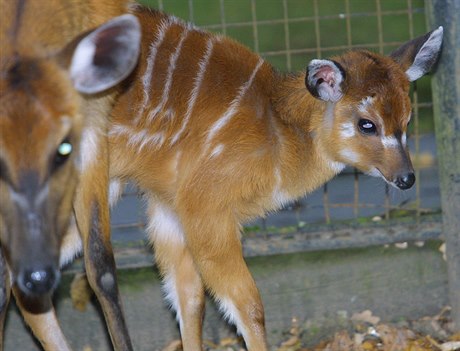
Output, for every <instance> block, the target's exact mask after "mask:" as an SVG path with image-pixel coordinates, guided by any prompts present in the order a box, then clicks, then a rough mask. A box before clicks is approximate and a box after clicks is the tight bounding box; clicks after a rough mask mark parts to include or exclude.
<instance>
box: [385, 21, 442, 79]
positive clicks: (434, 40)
mask: <svg viewBox="0 0 460 351" xmlns="http://www.w3.org/2000/svg"><path fill="white" fill-rule="evenodd" d="M442 37H443V28H442V27H439V28H438V29H435V30H433V31H431V32H429V33H427V34H425V35H422V36H421V37H418V38H415V39H413V40H411V41H409V42H407V43H406V44H404V45H403V46H401V47H400V48H398V49H396V50H395V51H393V52H392V53H391V54H390V57H391V58H393V60H395V61H396V62H398V63H399V64H400V65H401V66H402V68H403V69H404V70H405V71H406V75H407V78H408V79H409V81H411V82H413V81H414V80H417V79H419V78H420V77H422V76H423V75H425V74H426V73H428V72H429V71H430V70H431V69H432V68H433V66H434V64H435V63H436V61H437V59H438V57H439V53H440V51H441V44H442Z"/></svg>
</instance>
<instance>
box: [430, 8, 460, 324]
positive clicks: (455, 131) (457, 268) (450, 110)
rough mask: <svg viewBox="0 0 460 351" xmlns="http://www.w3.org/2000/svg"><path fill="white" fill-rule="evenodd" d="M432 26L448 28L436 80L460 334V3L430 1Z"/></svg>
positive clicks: (455, 315)
mask: <svg viewBox="0 0 460 351" xmlns="http://www.w3.org/2000/svg"><path fill="white" fill-rule="evenodd" d="M426 9H427V15H428V19H429V23H430V26H431V27H432V28H436V27H437V26H439V25H442V26H443V27H444V42H443V51H442V55H441V58H440V62H439V65H438V68H437V72H436V74H435V75H434V77H433V83H432V84H433V106H434V120H435V129H436V141H437V148H438V160H439V173H440V180H441V199H442V211H443V233H444V237H445V240H446V254H447V269H448V278H449V299H450V304H451V306H452V317H453V320H454V323H455V329H456V330H460V1H458V0H426Z"/></svg>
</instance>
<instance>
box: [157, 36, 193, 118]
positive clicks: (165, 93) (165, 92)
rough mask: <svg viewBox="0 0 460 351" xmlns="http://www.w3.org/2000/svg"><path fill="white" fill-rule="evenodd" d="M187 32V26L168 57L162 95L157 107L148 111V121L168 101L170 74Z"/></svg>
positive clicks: (171, 74) (170, 83) (174, 67)
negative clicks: (174, 49)
mask: <svg viewBox="0 0 460 351" xmlns="http://www.w3.org/2000/svg"><path fill="white" fill-rule="evenodd" d="M188 34H189V28H185V29H184V31H183V32H182V34H181V36H180V39H179V43H178V44H177V47H176V51H174V53H173V54H172V55H171V56H170V58H169V67H168V73H167V76H166V83H165V86H164V87H163V95H162V96H161V101H160V103H159V104H158V105H157V107H155V108H154V109H153V111H151V112H150V113H149V116H148V121H149V122H151V121H152V120H153V119H154V118H155V117H156V115H157V114H158V112H160V111H161V110H163V108H164V106H165V105H166V102H167V101H168V98H169V92H170V90H171V85H172V76H173V73H174V70H175V69H176V63H177V59H178V58H179V54H180V52H181V50H182V45H183V44H184V40H185V38H187V35H188Z"/></svg>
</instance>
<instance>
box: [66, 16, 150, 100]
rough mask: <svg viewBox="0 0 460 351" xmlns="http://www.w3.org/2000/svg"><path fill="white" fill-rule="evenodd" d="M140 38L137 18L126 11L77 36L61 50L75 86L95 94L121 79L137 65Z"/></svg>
mask: <svg viewBox="0 0 460 351" xmlns="http://www.w3.org/2000/svg"><path fill="white" fill-rule="evenodd" d="M140 41H141V29H140V24H139V21H138V20H137V18H136V17H135V16H133V15H129V14H127V15H123V16H119V17H115V18H114V19H113V20H111V21H109V22H107V23H105V24H103V25H101V26H100V27H98V28H96V29H95V30H93V31H91V32H89V33H85V34H83V35H80V36H79V37H78V38H76V39H75V40H74V41H73V42H72V43H71V44H69V45H68V47H67V48H66V49H64V52H63V53H62V55H63V56H64V57H65V61H67V63H69V62H70V64H69V65H68V67H69V72H70V77H71V79H72V81H73V84H74V87H75V89H76V90H77V91H79V92H81V93H85V94H95V93H99V92H101V91H104V90H106V89H109V88H111V87H113V86H115V85H116V84H118V83H119V82H121V81H122V80H123V79H124V78H126V77H127V76H128V75H129V74H130V73H131V72H132V70H133V69H134V67H135V66H136V64H137V60H138V57H139V51H140ZM66 66H67V65H66Z"/></svg>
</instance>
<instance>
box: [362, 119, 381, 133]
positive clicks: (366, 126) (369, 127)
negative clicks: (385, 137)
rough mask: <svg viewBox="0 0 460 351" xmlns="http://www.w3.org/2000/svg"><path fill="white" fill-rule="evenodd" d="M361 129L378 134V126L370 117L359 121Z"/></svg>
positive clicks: (364, 131)
mask: <svg viewBox="0 0 460 351" xmlns="http://www.w3.org/2000/svg"><path fill="white" fill-rule="evenodd" d="M358 127H359V130H360V131H361V132H362V133H364V134H369V135H374V134H377V127H376V126H375V124H374V122H372V121H369V120H368V119H360V120H359V122H358Z"/></svg>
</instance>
